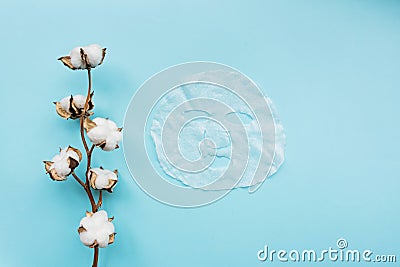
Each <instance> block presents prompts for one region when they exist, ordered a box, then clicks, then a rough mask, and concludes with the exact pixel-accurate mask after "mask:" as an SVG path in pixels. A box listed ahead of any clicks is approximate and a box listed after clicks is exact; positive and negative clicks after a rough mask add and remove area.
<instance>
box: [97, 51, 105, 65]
mask: <svg viewBox="0 0 400 267" xmlns="http://www.w3.org/2000/svg"><path fill="white" fill-rule="evenodd" d="M106 50H107V48H103V49H102V55H103V57H102V58H101V60H100V63H99V65H101V64H103V61H104V58H105V57H106Z"/></svg>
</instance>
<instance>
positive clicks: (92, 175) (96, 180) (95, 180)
mask: <svg viewBox="0 0 400 267" xmlns="http://www.w3.org/2000/svg"><path fill="white" fill-rule="evenodd" d="M89 181H90V185H91V186H92V187H93V188H94V189H99V190H101V189H105V190H107V191H108V192H110V193H111V192H112V190H113V188H114V186H115V185H116V184H117V181H118V171H117V170H114V171H113V172H112V171H110V170H105V169H103V168H102V167H100V168H93V169H90V172H89Z"/></svg>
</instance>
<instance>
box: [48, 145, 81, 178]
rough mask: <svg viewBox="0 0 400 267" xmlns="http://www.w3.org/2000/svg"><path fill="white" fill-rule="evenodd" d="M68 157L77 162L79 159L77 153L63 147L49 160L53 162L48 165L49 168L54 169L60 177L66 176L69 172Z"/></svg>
mask: <svg viewBox="0 0 400 267" xmlns="http://www.w3.org/2000/svg"><path fill="white" fill-rule="evenodd" d="M69 158H73V159H74V160H76V161H77V162H79V161H80V159H79V156H78V154H77V153H76V152H75V151H73V150H71V149H69V148H64V149H62V150H61V151H60V154H58V155H55V156H54V157H53V159H52V160H51V161H52V162H53V164H52V165H51V166H50V169H49V170H52V169H55V171H56V173H57V174H58V175H59V176H60V177H61V178H66V177H67V176H68V175H69V174H70V173H71V171H72V170H71V168H70V162H69Z"/></svg>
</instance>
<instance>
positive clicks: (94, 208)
mask: <svg viewBox="0 0 400 267" xmlns="http://www.w3.org/2000/svg"><path fill="white" fill-rule="evenodd" d="M87 71H88V80H89V85H88V91H87V95H86V102H85V106H84V107H83V116H82V117H81V118H80V134H81V139H82V143H83V146H84V148H85V152H86V159H87V162H86V172H85V176H86V180H85V183H83V182H82V180H81V179H79V178H78V176H76V175H75V173H73V176H74V178H75V179H76V180H77V181H78V182H79V183H80V184H81V185H82V186H83V188H84V189H85V191H86V193H87V195H88V198H89V200H90V205H91V206H92V212H97V210H98V209H99V207H100V206H101V203H102V198H103V197H102V193H101V191H100V196H99V201H98V203H97V204H96V202H95V200H94V197H93V193H92V190H91V189H90V185H89V172H90V168H91V164H92V153H93V149H94V147H95V146H94V145H92V146H91V147H90V148H89V146H88V144H87V142H86V138H85V129H84V127H83V126H84V120H85V118H86V117H87V110H88V108H89V99H90V93H91V91H92V75H91V72H90V67H89V68H88V69H87ZM98 261H99V248H98V247H97V246H96V247H94V256H93V265H92V267H97V265H98Z"/></svg>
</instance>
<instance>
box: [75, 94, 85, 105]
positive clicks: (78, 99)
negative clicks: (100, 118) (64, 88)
mask: <svg viewBox="0 0 400 267" xmlns="http://www.w3.org/2000/svg"><path fill="white" fill-rule="evenodd" d="M85 103H86V96H84V95H74V104H75V106H76V107H77V108H84V107H85Z"/></svg>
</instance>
